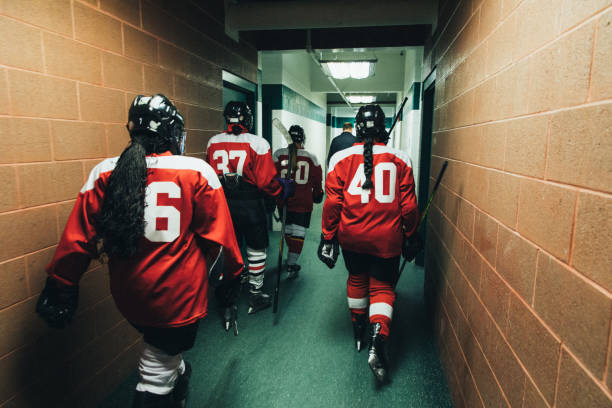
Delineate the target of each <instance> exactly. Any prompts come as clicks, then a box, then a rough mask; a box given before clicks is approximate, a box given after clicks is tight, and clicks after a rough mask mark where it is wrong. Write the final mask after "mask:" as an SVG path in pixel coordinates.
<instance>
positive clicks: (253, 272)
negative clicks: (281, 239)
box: [247, 247, 266, 290]
mask: <svg viewBox="0 0 612 408" xmlns="http://www.w3.org/2000/svg"><path fill="white" fill-rule="evenodd" d="M247 260H248V261H249V284H250V285H251V288H253V289H256V290H259V289H261V287H262V286H263V280H264V271H265V269H266V250H265V248H264V249H253V248H249V247H247Z"/></svg>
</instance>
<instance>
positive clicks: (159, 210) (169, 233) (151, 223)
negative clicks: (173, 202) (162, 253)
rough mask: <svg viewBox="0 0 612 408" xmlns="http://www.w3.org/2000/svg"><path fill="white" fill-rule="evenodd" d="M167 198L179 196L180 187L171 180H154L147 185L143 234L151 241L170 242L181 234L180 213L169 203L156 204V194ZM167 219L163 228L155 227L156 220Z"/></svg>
mask: <svg viewBox="0 0 612 408" xmlns="http://www.w3.org/2000/svg"><path fill="white" fill-rule="evenodd" d="M164 193H165V194H168V198H181V189H180V188H179V186H177V185H176V184H175V183H173V182H172V181H155V182H153V183H151V184H149V185H148V186H147V189H146V194H145V210H144V220H145V230H144V236H145V238H147V239H148V240H149V241H152V242H172V241H174V240H175V239H177V238H178V237H179V235H180V234H181V213H180V211H179V210H177V209H176V208H174V207H172V206H170V205H157V195H158V194H164ZM160 218H161V219H164V218H166V219H167V220H168V223H167V227H166V229H165V230H158V229H157V220H158V219H160Z"/></svg>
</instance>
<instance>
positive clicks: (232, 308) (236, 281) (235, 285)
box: [215, 276, 240, 336]
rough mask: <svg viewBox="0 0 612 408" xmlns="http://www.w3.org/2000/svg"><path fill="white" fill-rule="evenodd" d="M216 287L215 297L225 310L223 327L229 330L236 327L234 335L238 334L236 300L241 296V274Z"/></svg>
mask: <svg viewBox="0 0 612 408" xmlns="http://www.w3.org/2000/svg"><path fill="white" fill-rule="evenodd" d="M222 282H223V283H222V284H221V285H219V286H218V287H217V288H215V297H216V298H217V302H219V306H220V307H221V309H222V310H223V328H224V329H225V331H226V332H227V331H229V330H230V328H232V327H233V328H234V336H237V335H238V307H237V306H236V302H237V301H238V297H239V296H240V276H236V277H234V278H233V279H231V280H229V281H225V280H223V281H222Z"/></svg>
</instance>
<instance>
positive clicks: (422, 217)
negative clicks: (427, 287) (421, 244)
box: [397, 160, 448, 280]
mask: <svg viewBox="0 0 612 408" xmlns="http://www.w3.org/2000/svg"><path fill="white" fill-rule="evenodd" d="M447 166H448V160H445V161H444V164H443V165H442V168H441V169H440V174H438V178H437V179H436V184H434V188H433V190H432V192H431V196H429V201H427V206H426V207H425V210H423V214H422V215H421V219H420V220H419V223H418V225H417V228H416V230H415V232H414V233H415V234H418V231H419V228H421V225H422V224H423V222H424V221H425V217H426V216H427V212H429V207H430V206H431V203H432V201H433V199H434V196H435V195H436V191H438V187H439V186H440V182H441V181H442V177H443V176H444V172H445V171H446V167H447ZM407 262H408V260H407V259H406V258H404V262H402V267H401V268H400V272H399V275H398V277H397V279H398V280H399V277H400V276H402V272H403V271H404V267H405V266H406V263H407Z"/></svg>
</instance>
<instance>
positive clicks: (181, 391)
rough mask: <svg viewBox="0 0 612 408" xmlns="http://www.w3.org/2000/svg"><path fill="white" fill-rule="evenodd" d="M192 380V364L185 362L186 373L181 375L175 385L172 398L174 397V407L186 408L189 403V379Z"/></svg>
mask: <svg viewBox="0 0 612 408" xmlns="http://www.w3.org/2000/svg"><path fill="white" fill-rule="evenodd" d="M190 378H191V364H189V363H188V362H187V361H185V372H184V373H183V374H180V375H179V376H178V378H177V379H176V383H174V390H172V396H173V397H174V405H173V407H176V408H185V406H186V403H187V395H188V394H189V379H190Z"/></svg>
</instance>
